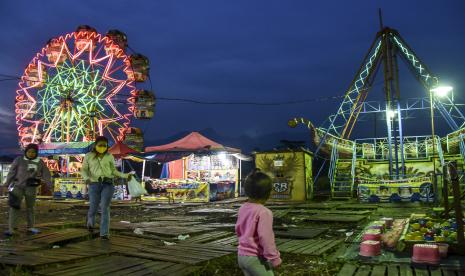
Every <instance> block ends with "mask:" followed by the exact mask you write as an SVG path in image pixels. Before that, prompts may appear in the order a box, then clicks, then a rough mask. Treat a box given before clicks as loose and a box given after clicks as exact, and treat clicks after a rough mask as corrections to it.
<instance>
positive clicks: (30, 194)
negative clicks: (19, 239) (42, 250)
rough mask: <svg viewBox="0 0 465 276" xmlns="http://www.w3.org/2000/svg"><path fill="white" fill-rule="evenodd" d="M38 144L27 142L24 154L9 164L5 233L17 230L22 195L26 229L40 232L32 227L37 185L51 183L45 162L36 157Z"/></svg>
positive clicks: (13, 232) (33, 232) (9, 234)
mask: <svg viewBox="0 0 465 276" xmlns="http://www.w3.org/2000/svg"><path fill="white" fill-rule="evenodd" d="M38 156H39V146H38V145H37V144H29V145H27V146H26V148H25V150H24V156H19V157H17V158H16V159H15V160H14V161H13V164H12V165H11V168H10V171H9V172H8V176H7V178H6V181H5V184H4V186H7V185H8V186H9V187H8V190H9V193H10V195H9V205H10V216H9V221H8V231H7V232H5V235H7V236H12V235H13V234H15V231H16V230H17V223H18V215H19V210H20V208H21V201H22V200H23V197H24V198H25V201H26V213H27V231H28V232H29V233H32V234H37V233H40V231H39V230H38V229H36V228H34V205H35V201H36V194H37V187H38V186H40V184H41V183H42V181H43V182H45V183H46V184H47V185H49V186H50V185H51V176H50V171H49V170H48V168H47V166H46V165H45V163H44V162H43V161H42V160H41V159H40V158H39V157H38Z"/></svg>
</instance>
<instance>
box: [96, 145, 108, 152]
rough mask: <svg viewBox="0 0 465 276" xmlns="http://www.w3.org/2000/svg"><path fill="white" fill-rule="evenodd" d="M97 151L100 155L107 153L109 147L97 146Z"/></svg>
mask: <svg viewBox="0 0 465 276" xmlns="http://www.w3.org/2000/svg"><path fill="white" fill-rule="evenodd" d="M95 150H96V151H97V152H98V153H105V151H107V147H99V146H97V147H96V148H95Z"/></svg>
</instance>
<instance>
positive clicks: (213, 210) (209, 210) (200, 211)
mask: <svg viewBox="0 0 465 276" xmlns="http://www.w3.org/2000/svg"><path fill="white" fill-rule="evenodd" d="M189 213H191V214H209V213H222V214H235V213H237V210H236V209H228V208H204V209H195V210H192V211H189Z"/></svg>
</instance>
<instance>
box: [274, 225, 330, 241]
mask: <svg viewBox="0 0 465 276" xmlns="http://www.w3.org/2000/svg"><path fill="white" fill-rule="evenodd" d="M326 231H328V228H288V230H287V231H275V232H274V233H275V236H276V237H281V238H291V239H312V238H315V237H317V236H319V235H321V234H322V233H324V232H326Z"/></svg>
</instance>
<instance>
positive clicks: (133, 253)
mask: <svg viewBox="0 0 465 276" xmlns="http://www.w3.org/2000/svg"><path fill="white" fill-rule="evenodd" d="M70 247H72V248H74V249H76V250H77V251H89V250H94V251H96V252H100V253H107V254H109V253H117V254H120V255H124V256H128V257H138V258H143V259H149V260H155V261H165V262H174V263H182V264H191V265H195V264H198V263H201V262H205V261H209V260H212V259H215V258H218V257H222V256H225V255H229V254H232V253H234V252H236V250H237V249H236V248H234V247H231V246H227V245H214V244H201V243H188V242H178V243H176V244H174V245H169V246H167V245H164V243H163V242H161V241H158V240H150V239H144V238H137V237H129V236H119V235H114V236H112V237H111V239H110V240H109V241H100V240H90V241H85V242H80V243H76V244H72V245H70Z"/></svg>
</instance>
